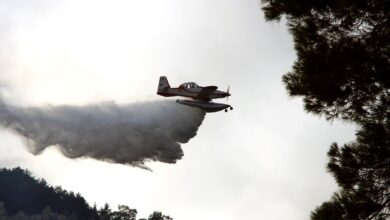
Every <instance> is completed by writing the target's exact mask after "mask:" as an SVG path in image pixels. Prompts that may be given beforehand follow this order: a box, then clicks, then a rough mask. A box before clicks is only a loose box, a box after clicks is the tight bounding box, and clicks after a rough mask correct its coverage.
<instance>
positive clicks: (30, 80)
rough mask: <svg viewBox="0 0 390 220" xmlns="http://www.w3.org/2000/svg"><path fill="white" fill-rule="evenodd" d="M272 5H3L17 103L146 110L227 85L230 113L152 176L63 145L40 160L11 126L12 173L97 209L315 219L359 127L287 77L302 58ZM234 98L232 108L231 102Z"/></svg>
mask: <svg viewBox="0 0 390 220" xmlns="http://www.w3.org/2000/svg"><path fill="white" fill-rule="evenodd" d="M260 7H261V5H260V1H259V0H212V1H210V0H132V1H129V0H122V1H119V0H114V1H96V0H93V1H92V0H89V1H87V0H83V1H80V0H78V1H76V0H74V1H49V0H34V1H31V0H20V1H14V0H0V81H1V85H2V89H1V92H2V93H3V96H4V98H5V99H6V100H7V101H8V102H10V103H13V104H15V105H21V106H45V105H48V104H50V105H61V104H68V105H85V104H89V103H99V102H103V101H110V100H112V101H115V102H117V103H134V102H142V101H146V100H155V99H159V100H161V99H164V98H163V97H159V96H157V95H156V89H157V82H158V78H159V76H160V75H166V76H167V77H168V80H169V81H170V84H171V85H172V86H175V85H179V84H180V83H183V82H186V81H195V82H197V83H198V84H200V85H203V86H207V85H217V86H219V89H221V90H226V89H227V87H228V85H230V91H231V93H232V96H231V97H230V98H229V104H231V105H232V106H233V107H234V110H233V111H230V112H229V113H224V112H218V113H212V114H207V115H206V118H205V120H204V121H203V124H202V125H201V127H200V128H199V130H198V135H197V136H196V137H194V138H193V139H192V140H190V142H189V143H187V144H184V145H182V147H183V151H184V157H183V158H182V159H181V160H179V161H178V162H177V163H176V164H164V163H159V162H153V163H148V164H147V166H149V167H151V168H152V169H153V172H149V171H146V170H143V169H139V168H134V167H131V166H125V165H118V164H110V163H106V162H101V161H95V160H93V159H88V158H81V159H74V160H72V159H68V158H66V157H64V156H63V155H62V154H60V153H59V152H58V150H57V149H56V147H50V148H48V149H47V150H45V151H44V152H43V153H42V154H41V155H38V156H34V155H32V154H30V153H29V152H28V151H27V150H26V146H25V143H24V140H23V139H22V138H21V137H20V136H18V135H16V134H14V133H12V132H10V131H8V130H6V129H2V130H1V131H0V140H1V145H0V165H1V166H6V167H14V166H21V167H23V168H27V169H29V170H31V171H32V172H33V174H34V175H36V176H37V177H39V178H45V179H46V180H47V181H48V183H49V184H51V185H61V186H62V187H63V188H64V189H67V190H72V191H75V192H80V193H81V194H82V195H83V196H84V197H85V198H86V199H87V201H88V202H89V203H90V204H93V203H94V202H96V204H97V205H98V206H101V205H102V204H103V203H105V202H108V203H109V204H111V205H112V206H116V205H117V204H126V205H129V206H130V207H133V208H136V209H137V210H138V212H139V217H146V216H147V215H148V214H150V213H151V212H152V211H154V210H160V211H162V212H163V213H165V214H168V215H170V216H171V217H173V218H174V219H175V220H199V219H203V220H204V219H206V220H207V219H210V220H211V219H224V220H230V219H231V220H236V219H246V220H257V219H271V220H272V219H278V220H279V219H280V220H282V219H283V220H284V219H292V220H295V219H296V220H298V219H299V220H300V219H308V218H309V215H310V211H311V210H313V209H314V208H315V207H316V206H318V205H320V204H321V203H322V202H323V201H325V200H327V199H329V197H330V194H331V193H332V192H333V191H335V190H336V185H335V183H334V180H333V178H332V177H331V176H330V175H329V174H327V173H326V170H325V166H326V162H327V160H326V152H327V150H328V149H329V145H330V144H331V143H332V142H335V141H337V142H339V143H345V142H349V141H352V140H353V139H354V128H353V126H352V125H349V124H345V123H339V122H334V123H333V124H331V123H329V122H327V121H325V120H324V119H323V118H319V117H317V116H313V115H308V114H306V113H305V112H304V110H303V106H302V102H301V100H300V99H291V98H289V97H288V96H287V93H286V90H285V88H284V86H283V85H282V83H281V76H282V75H283V74H284V73H286V72H288V71H289V70H290V69H291V66H292V65H293V62H294V60H295V52H294V49H293V43H292V38H291V36H290V34H289V33H288V32H287V30H286V26H285V24H284V22H281V23H265V21H264V18H263V14H262V11H261V9H260ZM222 101H223V102H224V101H225V100H222Z"/></svg>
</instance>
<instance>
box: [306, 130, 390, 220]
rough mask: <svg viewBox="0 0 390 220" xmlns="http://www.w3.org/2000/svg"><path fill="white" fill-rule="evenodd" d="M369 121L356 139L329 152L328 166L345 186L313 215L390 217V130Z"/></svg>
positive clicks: (320, 216)
mask: <svg viewBox="0 0 390 220" xmlns="http://www.w3.org/2000/svg"><path fill="white" fill-rule="evenodd" d="M386 129H387V128H386V127H385V126H383V125H378V124H369V125H366V126H364V127H363V128H362V130H361V131H360V132H358V134H357V140H356V141H355V142H354V143H350V144H345V145H344V146H342V147H339V146H338V145H337V144H336V143H335V144H333V145H332V146H331V149H330V150H329V152H328V156H329V163H328V170H329V172H330V173H332V174H333V176H334V177H335V179H336V181H337V183H338V185H339V186H340V187H342V189H341V191H340V192H339V193H335V194H334V195H333V197H332V198H331V201H330V202H326V203H324V204H322V206H321V207H319V208H317V209H316V210H315V211H314V212H313V213H312V219H389V218H390V147H389V146H390V132H389V131H388V130H386Z"/></svg>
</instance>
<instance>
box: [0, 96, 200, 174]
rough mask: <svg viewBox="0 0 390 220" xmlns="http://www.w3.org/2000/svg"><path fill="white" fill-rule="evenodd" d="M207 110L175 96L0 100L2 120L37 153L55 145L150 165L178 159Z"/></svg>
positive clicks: (74, 154) (71, 152)
mask: <svg viewBox="0 0 390 220" xmlns="http://www.w3.org/2000/svg"><path fill="white" fill-rule="evenodd" d="M204 117H205V113H204V112H203V111H202V110H200V109H197V108H192V107H187V106H182V105H179V104H177V103H175V102H174V101H171V100H164V101H149V102H139V103H133V104H125V105H119V104H116V103H115V102H105V103H99V104H89V105H85V106H71V105H62V106H44V107H20V106H15V105H10V104H7V103H5V102H4V101H2V100H0V124H1V125H2V126H3V127H5V128H7V129H9V130H11V131H13V132H15V133H17V134H20V135H21V136H22V137H23V138H24V140H25V142H26V146H27V149H28V151H30V152H31V153H33V154H35V155H37V154H40V153H42V152H43V151H44V150H45V149H46V148H48V147H51V146H56V147H57V148H58V149H59V150H60V151H61V152H62V153H63V154H64V155H65V156H66V157H69V158H80V157H90V158H94V159H98V160H103V161H107V162H111V163H120V164H127V165H132V166H137V167H141V168H145V169H148V168H147V167H146V166H145V165H144V164H145V162H147V161H160V162H164V163H175V162H176V161H177V160H180V159H181V158H182V157H183V155H184V154H183V150H182V148H181V145H180V144H181V143H187V142H188V141H189V140H190V139H191V138H193V137H194V136H195V135H196V134H197V131H198V128H199V126H200V125H201V124H202V121H203V119H204Z"/></svg>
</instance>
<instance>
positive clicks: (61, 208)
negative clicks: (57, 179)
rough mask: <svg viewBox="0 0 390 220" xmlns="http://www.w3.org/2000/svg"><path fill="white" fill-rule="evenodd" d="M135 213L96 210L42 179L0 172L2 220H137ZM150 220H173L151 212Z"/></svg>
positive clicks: (18, 171)
mask: <svg viewBox="0 0 390 220" xmlns="http://www.w3.org/2000/svg"><path fill="white" fill-rule="evenodd" d="M136 217H137V210H136V209H131V208H129V207H128V206H125V205H120V206H119V207H118V210H116V211H113V210H111V208H110V206H109V205H108V204H106V205H105V206H104V207H102V208H100V209H99V210H97V208H96V207H91V206H90V205H89V204H88V203H87V202H86V201H85V199H84V198H83V197H82V196H81V195H80V194H75V193H73V192H70V191H66V190H64V189H62V188H61V187H58V186H57V187H52V186H50V185H48V184H47V182H46V181H45V180H44V179H36V178H34V177H33V176H32V174H31V172H29V171H28V170H23V169H21V168H19V167H18V168H14V169H5V168H3V169H0V219H1V220H13V219H18V220H24V219H26V220H27V219H28V220H41V219H45V220H55V219H61V220H67V219H72V220H88V219H91V220H95V219H96V220H98V219H102V220H136ZM148 219H149V220H172V218H170V217H169V216H165V215H163V214H162V213H161V212H154V213H153V214H151V215H150V216H149V218H148Z"/></svg>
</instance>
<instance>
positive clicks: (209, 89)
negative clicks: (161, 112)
mask: <svg viewBox="0 0 390 220" xmlns="http://www.w3.org/2000/svg"><path fill="white" fill-rule="evenodd" d="M217 88H218V87H216V86H206V87H201V86H198V85H197V84H196V83H194V82H187V83H183V84H181V85H180V86H179V87H178V88H171V86H170V85H169V82H168V79H167V77H166V76H160V80H159V83H158V89H157V94H158V95H161V96H164V97H171V96H183V97H188V98H192V99H193V100H179V99H177V100H176V102H177V103H179V104H182V105H187V106H192V107H197V108H200V109H202V110H204V111H206V112H218V111H221V110H225V112H227V111H228V109H230V110H233V107H232V106H231V105H228V104H223V103H214V102H212V100H213V99H218V98H225V97H229V96H230V93H229V88H228V91H227V92H223V91H219V90H217Z"/></svg>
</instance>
